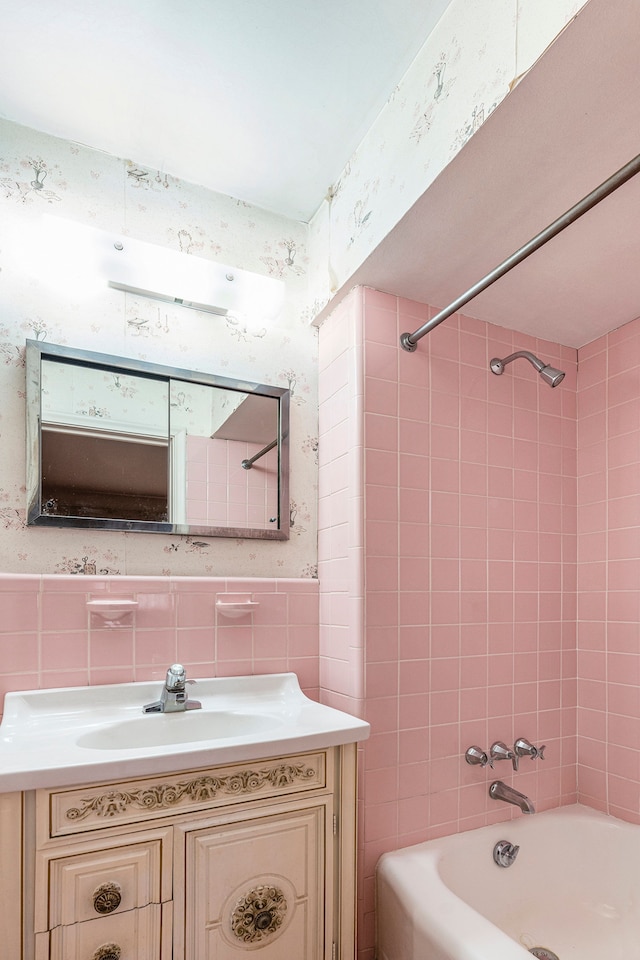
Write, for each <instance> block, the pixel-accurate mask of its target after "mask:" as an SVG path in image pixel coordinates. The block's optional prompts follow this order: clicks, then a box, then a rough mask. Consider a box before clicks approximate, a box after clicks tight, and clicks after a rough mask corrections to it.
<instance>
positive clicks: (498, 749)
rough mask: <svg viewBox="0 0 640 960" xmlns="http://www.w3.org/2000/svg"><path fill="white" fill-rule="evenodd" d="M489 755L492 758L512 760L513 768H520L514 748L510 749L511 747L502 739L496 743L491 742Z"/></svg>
mask: <svg viewBox="0 0 640 960" xmlns="http://www.w3.org/2000/svg"><path fill="white" fill-rule="evenodd" d="M489 755H490V757H491V759H492V760H511V762H512V764H513V769H514V770H517V769H518V758H517V756H516V754H515V753H514V752H513V750H509V747H508V746H507V745H506V743H503V742H502V740H496V742H495V743H493V744H491V750H490V751H489Z"/></svg>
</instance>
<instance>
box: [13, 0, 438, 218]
mask: <svg viewBox="0 0 640 960" xmlns="http://www.w3.org/2000/svg"><path fill="white" fill-rule="evenodd" d="M449 3H450V0H346V2H345V0H321V2H319V0H180V2H179V3H177V2H175V0H135V2H134V3H131V0H55V2H51V3H46V2H43V0H20V2H17V3H11V4H10V5H5V10H4V11H3V15H2V20H1V22H0V116H3V117H5V118H6V119H9V120H15V121H17V122H18V123H22V124H24V125H26V126H29V127H33V128H35V129H37V130H43V131H45V132H47V133H51V134H54V135H56V136H59V137H63V138H65V139H68V140H73V141H76V142H79V143H83V144H86V145H88V146H90V147H95V148H98V149H101V150H105V151H107V152H109V153H112V154H115V155H116V156H120V157H125V158H127V159H131V160H134V161H135V162H137V163H140V164H143V165H145V166H150V167H152V168H155V169H160V170H162V171H163V172H166V173H169V174H173V175H174V176H178V177H181V178H183V179H185V180H188V181H191V182H192V183H198V184H201V185H203V186H206V187H209V188H211V189H213V190H217V191H219V192H220V193H225V194H228V195H230V196H233V197H237V198H239V199H241V200H246V201H248V202H250V203H253V204H257V205H258V206H262V207H265V208H267V209H270V210H273V211H276V212H278V213H282V214H284V215H286V216H289V217H292V218H294V219H302V220H309V219H310V217H311V216H312V215H313V214H314V213H315V211H316V210H317V208H318V207H319V206H320V204H321V202H322V200H323V198H324V196H325V194H326V193H327V190H328V188H329V186H330V185H331V184H332V183H334V182H335V180H336V179H337V178H338V176H339V174H340V173H341V171H342V169H343V168H344V166H345V164H346V162H347V160H348V159H349V157H350V156H351V154H352V153H353V151H354V150H355V148H356V147H357V146H358V144H359V142H360V140H361V139H362V137H363V136H364V134H365V132H366V131H367V129H368V128H369V127H370V126H371V124H372V122H373V120H374V119H375V117H376V116H377V114H378V113H379V112H380V110H381V109H382V107H383V106H384V104H385V102H386V100H387V99H388V97H389V94H390V93H391V90H392V89H393V87H394V86H395V85H396V84H397V83H398V82H399V80H400V79H401V78H402V76H403V74H404V73H405V72H406V70H407V68H408V67H409V65H410V63H411V61H412V60H413V58H414V57H415V55H416V54H417V53H418V51H419V49H420V47H421V46H422V44H423V43H424V40H425V39H426V37H427V35H428V34H429V33H430V31H431V30H432V29H433V27H434V26H435V24H436V23H437V21H438V19H439V18H440V16H441V15H442V13H443V11H444V10H445V9H446V7H447V6H448V5H449Z"/></svg>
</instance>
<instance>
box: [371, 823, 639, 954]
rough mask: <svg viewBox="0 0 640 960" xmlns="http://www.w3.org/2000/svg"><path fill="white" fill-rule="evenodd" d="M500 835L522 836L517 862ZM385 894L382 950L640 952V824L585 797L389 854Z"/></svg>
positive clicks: (380, 889) (382, 874)
mask: <svg viewBox="0 0 640 960" xmlns="http://www.w3.org/2000/svg"><path fill="white" fill-rule="evenodd" d="M499 840H508V841H510V842H511V843H514V844H519V845H520V851H519V853H518V856H517V858H516V860H515V862H514V863H513V865H512V866H510V867H506V868H504V867H499V866H498V865H497V864H496V863H494V860H493V848H494V845H495V844H496V843H497V842H498V841H499ZM377 896H378V960H525V958H526V957H529V960H531V956H532V954H531V953H528V952H527V951H529V950H530V949H531V948H532V947H544V948H546V949H547V950H550V951H553V953H555V954H556V956H557V957H558V958H559V960H569V958H572V960H640V828H639V827H637V826H634V825H632V824H628V823H624V822H623V821H621V820H616V819H614V818H613V817H607V816H604V814H601V813H598V812H596V811H594V810H590V809H589V808H588V807H582V806H570V807H561V808H560V809H558V810H549V811H547V812H545V813H537V814H534V815H533V816H523V817H520V818H518V819H517V820H510V821H508V822H506V823H501V824H498V825H497V826H491V827H482V828H480V829H479V830H472V831H470V832H468V833H460V834H456V835H454V836H450V837H443V838H442V839H440V840H431V841H429V842H428V843H421V844H418V845H416V846H413V847H407V848H405V849H404V850H397V851H394V852H393V853H387V854H385V855H384V856H383V857H382V858H381V860H380V862H379V864H378V874H377ZM542 955H543V956H544V954H542Z"/></svg>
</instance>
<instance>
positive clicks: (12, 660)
mask: <svg viewBox="0 0 640 960" xmlns="http://www.w3.org/2000/svg"><path fill="white" fill-rule="evenodd" d="M230 595H232V596H233V598H238V599H248V598H249V597H251V598H252V599H253V600H256V601H258V602H259V604H260V605H259V606H258V607H256V608H255V609H254V611H253V612H252V613H250V614H249V615H248V616H246V617H243V618H241V619H239V620H230V619H227V618H224V617H223V616H222V615H221V614H220V613H219V612H218V611H217V610H216V606H215V604H216V599H217V598H218V597H223V598H226V599H227V601H228V600H229V599H231V597H230ZM108 596H116V597H119V598H126V599H133V600H137V601H138V607H137V609H136V611H135V613H133V614H127V615H126V617H125V619H124V620H122V621H121V625H120V626H117V627H109V626H108V625H105V623H104V621H102V620H101V619H100V618H99V617H98V616H96V615H95V614H93V613H90V612H89V610H88V609H87V606H86V604H87V601H88V600H90V599H98V598H103V597H108ZM317 598H318V583H317V581H315V580H293V579H282V580H277V579H273V580H270V579H250V580H238V579H224V578H207V577H180V578H175V579H171V578H168V577H84V576H77V577H74V576H68V577H67V576H20V575H14V574H3V575H0V708H1V706H2V703H3V701H4V694H5V693H6V692H7V691H8V690H24V689H34V688H38V687H58V686H76V685H85V684H99V683H123V682H129V681H132V680H148V679H158V680H161V679H163V678H164V674H165V671H166V668H167V666H168V665H169V664H170V663H174V662H175V661H178V662H180V663H183V664H184V665H185V666H186V668H187V672H188V674H189V675H190V676H191V677H210V676H225V675H234V674H237V675H244V674H258V673H279V672H281V671H289V670H292V671H294V672H295V673H297V675H298V677H299V679H300V684H301V686H302V687H303V689H304V690H305V692H306V693H307V694H308V695H309V696H312V697H314V698H315V699H317V698H318V686H319V678H318V612H317V611H318V605H317Z"/></svg>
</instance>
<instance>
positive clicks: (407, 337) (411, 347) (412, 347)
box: [400, 333, 418, 353]
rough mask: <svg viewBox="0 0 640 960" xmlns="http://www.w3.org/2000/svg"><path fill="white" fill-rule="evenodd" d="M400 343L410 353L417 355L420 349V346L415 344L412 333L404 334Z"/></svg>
mask: <svg viewBox="0 0 640 960" xmlns="http://www.w3.org/2000/svg"><path fill="white" fill-rule="evenodd" d="M400 343H401V345H402V347H403V349H404V350H408V352H409V353H415V351H416V350H417V349H418V344H417V343H414V342H413V340H412V339H411V334H410V333H403V334H402V335H401V337H400Z"/></svg>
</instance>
